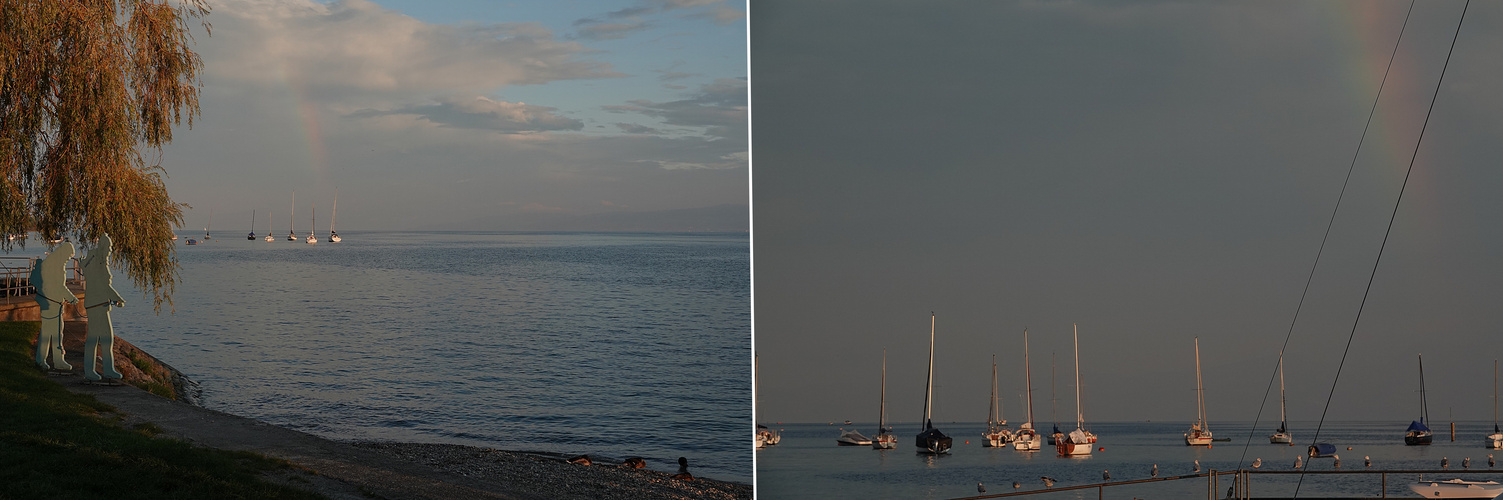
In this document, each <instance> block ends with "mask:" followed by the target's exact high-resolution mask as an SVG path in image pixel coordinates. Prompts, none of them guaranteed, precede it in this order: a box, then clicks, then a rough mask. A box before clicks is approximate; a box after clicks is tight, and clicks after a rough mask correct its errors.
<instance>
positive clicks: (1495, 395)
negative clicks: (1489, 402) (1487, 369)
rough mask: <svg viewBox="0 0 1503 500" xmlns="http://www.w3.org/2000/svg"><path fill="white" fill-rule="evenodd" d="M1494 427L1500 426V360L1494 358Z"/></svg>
mask: <svg viewBox="0 0 1503 500" xmlns="http://www.w3.org/2000/svg"><path fill="white" fill-rule="evenodd" d="M1493 428H1494V429H1497V428H1498V360H1496V359H1495V360H1493Z"/></svg>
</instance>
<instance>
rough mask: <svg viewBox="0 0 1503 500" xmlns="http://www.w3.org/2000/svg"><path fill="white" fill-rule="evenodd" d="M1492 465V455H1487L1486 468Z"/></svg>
mask: <svg viewBox="0 0 1503 500" xmlns="http://www.w3.org/2000/svg"><path fill="white" fill-rule="evenodd" d="M1493 465H1494V464H1493V456H1492V455H1488V456H1487V468H1489V469H1491V468H1493Z"/></svg>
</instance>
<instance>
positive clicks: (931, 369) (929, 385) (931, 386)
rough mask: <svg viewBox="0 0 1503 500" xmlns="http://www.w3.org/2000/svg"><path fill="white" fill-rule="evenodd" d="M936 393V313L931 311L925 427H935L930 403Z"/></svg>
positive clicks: (925, 389) (925, 396) (926, 428)
mask: <svg viewBox="0 0 1503 500" xmlns="http://www.w3.org/2000/svg"><path fill="white" fill-rule="evenodd" d="M933 395H934V313H933V312H930V313H929V380H928V381H927V382H925V383H924V429H925V430H928V429H932V428H934V424H932V423H930V422H929V415H930V413H929V411H930V405H931V404H932V401H931V400H932V399H933Z"/></svg>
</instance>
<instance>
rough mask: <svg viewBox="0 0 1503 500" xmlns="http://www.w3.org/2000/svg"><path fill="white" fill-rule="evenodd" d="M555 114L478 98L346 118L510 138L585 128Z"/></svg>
mask: <svg viewBox="0 0 1503 500" xmlns="http://www.w3.org/2000/svg"><path fill="white" fill-rule="evenodd" d="M554 111H555V110H554V108H550V107H547V106H535V105H531V104H527V103H519V102H504V101H496V100H492V99H488V98H485V97H476V98H474V99H469V100H444V101H441V102H439V103H437V104H427V105H420V106H406V107H402V108H397V109H391V110H384V111H383V110H374V109H365V110H361V111H357V112H354V113H350V114H349V115H346V116H348V117H350V118H366V117H376V116H390V115H413V116H417V117H419V118H421V119H424V120H427V121H429V122H432V123H436V124H439V125H444V126H449V127H458V128H468V129H480V130H494V131H498V132H503V133H510V134H514V133H524V132H544V131H550V130H580V129H582V128H584V123H583V122H581V121H579V120H575V119H572V118H566V117H563V116H559V115H557V114H555V113H554Z"/></svg>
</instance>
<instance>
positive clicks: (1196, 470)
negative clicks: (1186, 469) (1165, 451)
mask: <svg viewBox="0 0 1503 500" xmlns="http://www.w3.org/2000/svg"><path fill="white" fill-rule="evenodd" d="M1190 471H1191V472H1200V461H1199V460H1196V461H1195V468H1194V469H1190Z"/></svg>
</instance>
